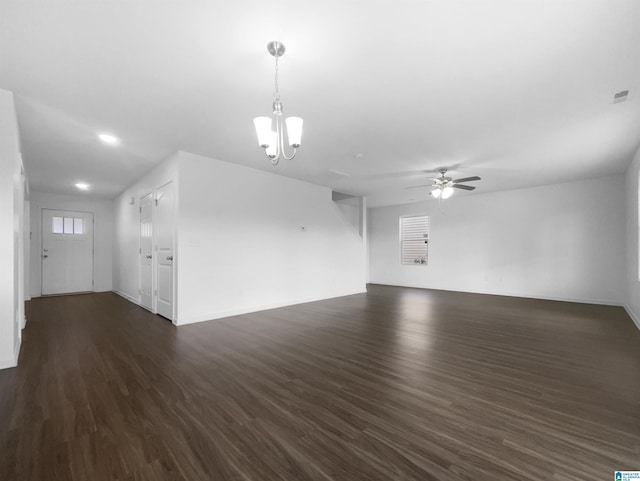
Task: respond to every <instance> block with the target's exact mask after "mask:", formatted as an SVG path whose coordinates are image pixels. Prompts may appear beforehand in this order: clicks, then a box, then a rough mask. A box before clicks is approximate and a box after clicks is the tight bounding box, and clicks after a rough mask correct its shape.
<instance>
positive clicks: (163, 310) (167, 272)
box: [154, 182, 174, 320]
mask: <svg viewBox="0 0 640 481" xmlns="http://www.w3.org/2000/svg"><path fill="white" fill-rule="evenodd" d="M173 197H174V196H173V182H169V183H168V184H165V185H163V186H162V187H159V188H158V190H157V191H156V205H157V207H156V217H155V223H154V227H155V229H156V251H155V255H156V259H157V261H156V266H157V279H158V282H157V289H158V295H157V304H156V309H157V311H158V314H160V315H161V316H163V317H166V318H167V319H171V320H173V230H174V206H173V202H174V199H173Z"/></svg>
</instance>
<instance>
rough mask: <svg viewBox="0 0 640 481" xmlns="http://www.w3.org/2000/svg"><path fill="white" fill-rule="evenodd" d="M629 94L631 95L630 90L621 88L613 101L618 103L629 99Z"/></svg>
mask: <svg viewBox="0 0 640 481" xmlns="http://www.w3.org/2000/svg"><path fill="white" fill-rule="evenodd" d="M628 96H629V91H628V90H621V91H620V92H617V93H616V94H615V95H614V96H613V103H614V104H617V103H620V102H624V101H625V100H627V97H628Z"/></svg>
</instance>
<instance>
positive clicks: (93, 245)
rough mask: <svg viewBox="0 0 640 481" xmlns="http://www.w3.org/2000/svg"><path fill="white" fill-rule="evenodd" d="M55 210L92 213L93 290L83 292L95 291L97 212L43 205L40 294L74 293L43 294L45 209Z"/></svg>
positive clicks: (41, 214)
mask: <svg viewBox="0 0 640 481" xmlns="http://www.w3.org/2000/svg"><path fill="white" fill-rule="evenodd" d="M45 210H54V211H58V212H80V213H82V214H91V290H90V291H83V292H95V286H96V214H95V212H91V211H88V210H69V209H56V208H53V207H41V208H40V296H57V295H62V296H64V295H72V294H73V293H71V292H70V293H67V294H43V292H44V266H43V265H42V263H43V262H44V258H43V257H42V255H43V254H42V253H43V251H44V234H45V232H44V211H45Z"/></svg>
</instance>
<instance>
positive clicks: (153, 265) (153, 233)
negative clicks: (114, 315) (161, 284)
mask: <svg viewBox="0 0 640 481" xmlns="http://www.w3.org/2000/svg"><path fill="white" fill-rule="evenodd" d="M145 197H151V252H152V254H151V255H152V256H153V258H152V259H151V308H148V307H146V306H143V305H142V234H141V232H140V216H141V215H142V200H143V199H144V198H145ZM155 207H156V193H155V190H152V191H151V192H147V193H146V194H142V195H141V196H140V197H139V198H138V305H140V307H142V308H143V309H147V310H149V311H151V312H153V313H154V314H157V313H158V311H157V309H156V295H155V292H156V256H155V248H154V246H155V240H156V229H155V221H156V209H155Z"/></svg>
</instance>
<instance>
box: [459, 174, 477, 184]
mask: <svg viewBox="0 0 640 481" xmlns="http://www.w3.org/2000/svg"><path fill="white" fill-rule="evenodd" d="M474 180H482V179H481V178H480V177H478V176H477V175H474V176H473V177H465V178H463V179H456V180H454V181H453V183H454V184H457V183H459V182H472V181H474Z"/></svg>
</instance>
